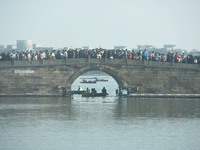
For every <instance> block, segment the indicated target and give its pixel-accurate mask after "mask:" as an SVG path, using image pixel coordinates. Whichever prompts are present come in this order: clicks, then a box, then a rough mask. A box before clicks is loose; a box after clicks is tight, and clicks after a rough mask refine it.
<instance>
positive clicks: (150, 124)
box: [0, 96, 200, 150]
mask: <svg viewBox="0 0 200 150" xmlns="http://www.w3.org/2000/svg"><path fill="white" fill-rule="evenodd" d="M199 118H200V100H199V99H136V98H118V97H115V96H110V97H106V98H101V97H99V98H82V97H81V96H74V97H68V98H0V149H2V150H35V149H41V150H43V149H50V150H51V149H52V150H55V149H60V150H66V149H70V150H78V149H86V150H89V149H90V150H102V149H103V150H111V149H113V150H117V149H118V150H121V149H126V150H133V149H137V150H146V149H152V150H161V149H166V150H169V149H176V150H179V149H180V150H191V149H192V150H198V149H199V147H200V119H199Z"/></svg>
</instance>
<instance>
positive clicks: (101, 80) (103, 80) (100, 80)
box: [96, 78, 108, 82]
mask: <svg viewBox="0 0 200 150" xmlns="http://www.w3.org/2000/svg"><path fill="white" fill-rule="evenodd" d="M96 80H97V81H98V82H108V80H107V79H98V78H96Z"/></svg>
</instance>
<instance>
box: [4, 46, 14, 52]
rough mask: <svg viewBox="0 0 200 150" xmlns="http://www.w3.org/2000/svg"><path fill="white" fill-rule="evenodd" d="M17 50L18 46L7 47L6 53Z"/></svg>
mask: <svg viewBox="0 0 200 150" xmlns="http://www.w3.org/2000/svg"><path fill="white" fill-rule="evenodd" d="M16 49H17V46H16V45H7V47H6V48H5V50H6V51H12V50H16Z"/></svg>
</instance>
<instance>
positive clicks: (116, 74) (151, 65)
mask: <svg viewBox="0 0 200 150" xmlns="http://www.w3.org/2000/svg"><path fill="white" fill-rule="evenodd" d="M90 68H91V70H94V69H96V70H102V71H105V72H107V73H108V74H110V75H111V76H112V77H113V78H115V79H116V80H117V82H118V83H119V84H120V85H119V86H120V87H126V88H129V89H130V90H131V91H132V92H135V93H169V94H170V93H175V94H180V93H184V94H193V93H198V94H199V93H200V66H199V65H195V64H170V63H160V62H142V61H129V60H126V61H124V60H119V61H117V60H116V61H115V60H97V59H95V60H92V59H91V60H87V59H83V60H81V59H80V60H74V59H73V60H49V61H47V60H46V61H35V62H34V61H33V62H27V61H20V62H0V94H1V95H13V94H22V95H23V94H24V95H29V94H30V95H31V94H33V95H34V94H35V95H62V94H61V93H62V88H63V87H64V88H66V89H67V90H70V87H71V84H72V83H73V81H74V80H75V79H76V78H77V77H78V76H79V75H81V74H82V73H84V72H86V71H88V70H90ZM86 69H87V70H86Z"/></svg>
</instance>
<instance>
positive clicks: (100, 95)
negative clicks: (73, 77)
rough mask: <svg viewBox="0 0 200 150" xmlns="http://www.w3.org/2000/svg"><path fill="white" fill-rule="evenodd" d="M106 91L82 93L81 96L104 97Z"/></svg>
mask: <svg viewBox="0 0 200 150" xmlns="http://www.w3.org/2000/svg"><path fill="white" fill-rule="evenodd" d="M107 95H108V93H82V96H83V97H105V96H107Z"/></svg>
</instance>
